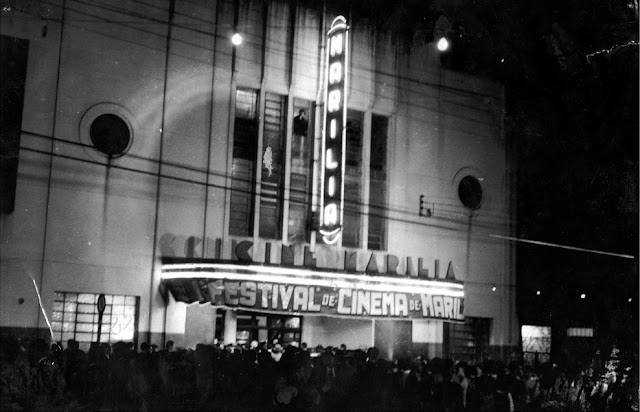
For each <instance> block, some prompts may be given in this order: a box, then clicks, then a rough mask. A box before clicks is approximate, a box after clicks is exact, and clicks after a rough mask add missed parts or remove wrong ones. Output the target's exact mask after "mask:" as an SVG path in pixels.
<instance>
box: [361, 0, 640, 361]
mask: <svg viewBox="0 0 640 412" xmlns="http://www.w3.org/2000/svg"><path fill="white" fill-rule="evenodd" d="M387 3H389V2H387ZM393 3H394V5H393V6H390V5H388V4H385V2H382V1H372V2H360V3H358V2H356V6H354V7H356V8H357V7H358V4H359V5H362V7H363V8H364V9H368V10H369V11H371V10H374V12H373V15H374V18H376V19H377V21H378V24H379V25H381V26H382V27H385V26H393V27H394V28H400V30H403V29H404V30H405V34H406V37H407V38H411V39H412V41H416V36H424V37H425V40H426V41H433V40H434V34H433V27H434V24H435V21H436V20H437V19H438V18H439V16H441V15H444V16H445V17H446V18H447V19H448V20H449V21H450V23H451V30H450V31H449V33H448V35H449V36H450V37H451V38H452V39H453V48H452V50H451V51H450V52H449V53H447V54H446V55H443V56H442V59H443V63H444V64H445V66H447V67H449V68H450V69H453V70H460V71H464V72H468V73H473V74H477V75H480V76H486V77H490V78H492V79H494V80H497V81H500V82H501V83H503V84H504V85H505V93H506V124H505V130H506V134H507V138H508V139H512V141H513V142H514V145H515V153H516V162H517V216H516V219H517V236H518V238H521V239H526V240H535V241H541V242H547V243H553V244H558V245H565V246H571V247H577V248H583V249H589V250H594V251H603V252H609V253H615V254H621V255H632V256H634V258H633V259H628V258H624V257H615V256H608V255H603V254H597V253H593V252H584V251H574V250H568V249H564V248H559V247H550V246H540V245H532V244H527V243H523V242H518V246H517V276H518V289H517V290H518V308H519V318H520V322H521V323H522V324H537V325H549V326H558V325H562V326H565V327H566V326H567V323H569V324H571V326H578V325H583V326H588V327H594V326H595V327H596V328H597V329H598V330H599V335H600V336H601V337H602V338H601V339H602V340H603V342H605V341H607V342H609V343H610V342H611V340H612V339H613V340H616V341H625V340H626V341H628V342H632V344H633V345H635V346H636V348H637V341H638V264H637V262H638V195H639V192H638V170H639V163H638V140H639V132H638V111H639V108H638V3H637V2H634V0H630V1H612V0H599V1H583V0H566V1H561V2H557V1H551V0H542V1H523V2H513V1H507V0H483V1H458V0H454V1H451V0H447V1H444V0H435V1H432V2H430V3H426V2H418V1H413V0H408V1H405V2H402V3H399V4H398V3H396V2H393ZM391 7H392V8H391ZM389 16H390V17H389ZM401 22H402V23H403V24H400V23H401ZM407 23H408V24H407ZM417 33H418V34H417ZM537 291H540V295H538V294H537V293H536V292H537ZM583 293H584V294H585V295H586V298H585V299H581V298H580V295H581V294H583ZM629 298H631V299H632V301H631V302H629V301H628V299H629ZM563 322H564V323H563ZM619 344H620V343H619ZM603 345H604V343H603ZM635 351H636V353H637V349H636V350H635Z"/></svg>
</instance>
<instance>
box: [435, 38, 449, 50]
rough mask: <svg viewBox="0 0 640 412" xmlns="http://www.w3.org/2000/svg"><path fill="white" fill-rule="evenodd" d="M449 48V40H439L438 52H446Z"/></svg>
mask: <svg viewBox="0 0 640 412" xmlns="http://www.w3.org/2000/svg"><path fill="white" fill-rule="evenodd" d="M448 48H449V40H447V39H446V38H445V37H441V38H440V40H438V50H440V51H446V50H447V49H448Z"/></svg>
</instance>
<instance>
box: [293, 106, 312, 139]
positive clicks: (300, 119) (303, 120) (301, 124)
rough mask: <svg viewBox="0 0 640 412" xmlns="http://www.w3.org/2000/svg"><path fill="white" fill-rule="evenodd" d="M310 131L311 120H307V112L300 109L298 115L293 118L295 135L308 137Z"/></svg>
mask: <svg viewBox="0 0 640 412" xmlns="http://www.w3.org/2000/svg"><path fill="white" fill-rule="evenodd" d="M307 129H309V120H307V111H306V110H304V109H300V111H299V112H298V115H297V116H296V117H294V118H293V133H294V134H297V135H300V136H306V135H307Z"/></svg>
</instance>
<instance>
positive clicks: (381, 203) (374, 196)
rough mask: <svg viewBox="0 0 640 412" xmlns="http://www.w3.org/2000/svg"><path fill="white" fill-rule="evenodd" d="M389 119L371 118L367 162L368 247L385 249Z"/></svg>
mask: <svg viewBox="0 0 640 412" xmlns="http://www.w3.org/2000/svg"><path fill="white" fill-rule="evenodd" d="M388 128H389V119H388V118H387V117H384V116H377V115H373V116H372V118H371V161H370V163H369V171H370V175H369V234H368V249H371V250H382V249H386V246H387V245H386V233H387V230H386V222H387V219H386V210H387V130H388Z"/></svg>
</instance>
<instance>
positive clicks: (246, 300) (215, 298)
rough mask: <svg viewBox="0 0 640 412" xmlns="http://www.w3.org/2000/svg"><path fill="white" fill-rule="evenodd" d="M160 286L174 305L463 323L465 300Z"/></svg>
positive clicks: (230, 284) (292, 288)
mask: <svg viewBox="0 0 640 412" xmlns="http://www.w3.org/2000/svg"><path fill="white" fill-rule="evenodd" d="M162 286H163V287H165V288H167V289H168V290H169V291H171V293H172V295H173V297H174V299H175V300H176V301H179V302H186V303H192V302H196V301H198V302H200V303H207V302H210V303H211V304H213V305H215V306H221V307H227V308H242V309H247V310H253V311H263V312H276V313H298V314H302V315H304V314H318V315H327V316H347V317H374V318H394V319H442V320H448V321H463V320H464V314H463V313H464V298H463V297H458V296H446V295H438V294H427V293H409V292H397V291H375V290H363V289H361V288H357V287H353V288H350V287H329V286H310V285H300V284H287V283H277V282H258V281H250V280H239V281H235V280H227V279H218V280H212V279H204V278H173V279H163V280H162Z"/></svg>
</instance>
